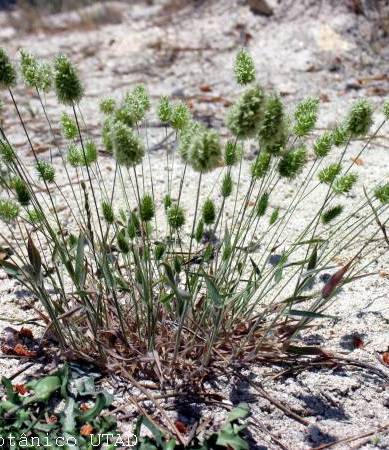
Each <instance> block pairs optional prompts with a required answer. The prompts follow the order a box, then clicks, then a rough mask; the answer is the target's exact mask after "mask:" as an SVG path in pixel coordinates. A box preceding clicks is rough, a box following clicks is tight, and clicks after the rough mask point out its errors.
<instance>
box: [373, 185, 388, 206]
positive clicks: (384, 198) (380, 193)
mask: <svg viewBox="0 0 389 450" xmlns="http://www.w3.org/2000/svg"><path fill="white" fill-rule="evenodd" d="M374 195H375V197H376V198H377V199H378V200H379V201H380V202H381V203H382V204H384V205H387V204H388V203H389V183H386V184H383V185H381V186H378V187H377V188H376V189H375V191H374Z"/></svg>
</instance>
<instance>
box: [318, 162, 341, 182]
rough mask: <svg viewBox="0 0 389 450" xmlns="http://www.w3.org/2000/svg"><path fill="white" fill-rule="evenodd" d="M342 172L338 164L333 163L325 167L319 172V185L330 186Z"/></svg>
mask: <svg viewBox="0 0 389 450" xmlns="http://www.w3.org/2000/svg"><path fill="white" fill-rule="evenodd" d="M341 171H342V166H341V165H340V164H339V163H333V164H330V165H328V166H327V167H325V168H324V169H322V170H321V171H320V172H319V180H320V182H321V183H326V184H331V183H333V182H334V180H335V178H336V177H337V176H338V175H339V174H340V172H341Z"/></svg>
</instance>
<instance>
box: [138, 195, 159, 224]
mask: <svg viewBox="0 0 389 450" xmlns="http://www.w3.org/2000/svg"><path fill="white" fill-rule="evenodd" d="M154 213H155V208H154V202H153V198H152V197H151V195H149V194H146V195H145V196H144V197H143V198H142V199H141V202H140V211H139V215H140V218H141V219H142V220H143V221H144V222H150V220H151V219H152V218H153V217H154Z"/></svg>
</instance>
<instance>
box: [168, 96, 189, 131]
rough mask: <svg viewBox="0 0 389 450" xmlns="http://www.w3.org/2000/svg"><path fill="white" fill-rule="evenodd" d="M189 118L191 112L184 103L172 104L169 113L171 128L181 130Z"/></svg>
mask: <svg viewBox="0 0 389 450" xmlns="http://www.w3.org/2000/svg"><path fill="white" fill-rule="evenodd" d="M190 119H191V114H190V112H189V108H188V106H187V105H186V104H185V103H183V102H179V103H177V104H175V105H174V106H173V108H172V111H171V114H170V125H171V126H172V128H174V129H175V130H183V129H184V128H185V127H186V126H187V125H188V123H189V121H190Z"/></svg>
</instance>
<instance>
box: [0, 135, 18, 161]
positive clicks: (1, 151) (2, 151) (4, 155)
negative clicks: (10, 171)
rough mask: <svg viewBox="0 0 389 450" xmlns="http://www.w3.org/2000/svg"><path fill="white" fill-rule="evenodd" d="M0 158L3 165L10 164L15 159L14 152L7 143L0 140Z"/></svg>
mask: <svg viewBox="0 0 389 450" xmlns="http://www.w3.org/2000/svg"><path fill="white" fill-rule="evenodd" d="M0 157H1V159H2V161H3V162H4V163H5V164H12V163H13V162H15V159H16V153H15V150H14V149H13V148H12V146H11V145H10V144H9V143H8V142H7V141H3V140H2V139H0Z"/></svg>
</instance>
